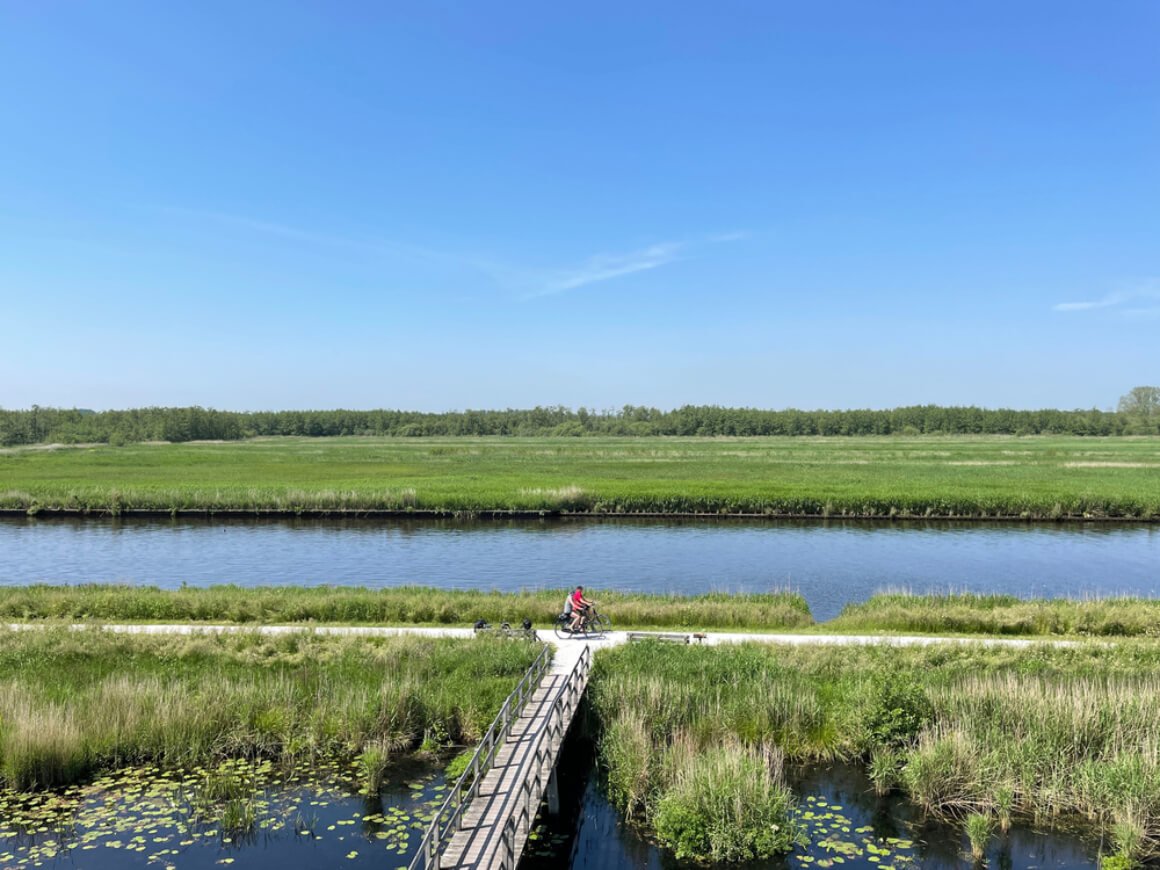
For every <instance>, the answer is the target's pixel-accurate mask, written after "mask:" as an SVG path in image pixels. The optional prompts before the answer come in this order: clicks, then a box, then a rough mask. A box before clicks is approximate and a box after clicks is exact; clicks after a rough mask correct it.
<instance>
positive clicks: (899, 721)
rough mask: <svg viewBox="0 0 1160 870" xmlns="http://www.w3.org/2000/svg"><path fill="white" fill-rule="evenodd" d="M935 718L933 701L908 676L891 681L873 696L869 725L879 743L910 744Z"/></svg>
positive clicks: (888, 744)
mask: <svg viewBox="0 0 1160 870" xmlns="http://www.w3.org/2000/svg"><path fill="white" fill-rule="evenodd" d="M933 719H934V705H933V704H931V702H930V698H928V697H927V695H926V692H925V691H923V689H922V687H921V686H919V685H918V684H917V683H913V682H910V681H908V680H898V681H889V682H886V683H884V684H883V685H882V686H881V688H880V689H879V692H878V695H877V697H876V698H875V699H874V703H873V705H872V706H871V708H870V712H869V714H868V716H867V721H866V729H867V733H868V734H869V736H870V739H871V741H872V742H873V743H875V744H877V745H880V746H890V747H901V746H908V745H911V744H913V743H914V741H915V740H916V739H917V737H918V734H919V732H920V731H922V729H923V728H924V727H926V725H927V724H929V723H930V722H931V720H933Z"/></svg>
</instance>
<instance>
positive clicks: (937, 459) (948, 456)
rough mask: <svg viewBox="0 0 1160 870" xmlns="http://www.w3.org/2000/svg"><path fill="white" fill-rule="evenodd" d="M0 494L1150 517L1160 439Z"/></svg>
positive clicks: (634, 446) (327, 505)
mask: <svg viewBox="0 0 1160 870" xmlns="http://www.w3.org/2000/svg"><path fill="white" fill-rule="evenodd" d="M0 509H8V510H19V511H29V512H37V511H75V512H102V513H114V514H118V513H123V512H125V511H133V510H149V511H173V512H180V511H211V512H212V511H244V512H253V513H263V512H282V513H301V512H363V511H420V512H421V511H428V512H435V513H447V514H454V513H459V514H472V513H481V512H488V511H528V512H536V511H544V512H574V513H592V514H632V513H665V514H696V513H712V514H757V515H767V516H790V515H800V516H875V517H936V516H937V517H1022V518H1055V519H1058V518H1085V517H1086V518H1108V517H1119V518H1133V519H1150V520H1155V519H1160V439H1158V438H1155V437H1139V438H1114V439H1112V438H1079V437H1026V438H1018V437H1013V436H1010V437H1009V436H974V437H972V436H946V437H944V436H928V437H867V438H859V439H850V438H744V439H742V438H575V439H559V438H554V439H548V438H494V437H492V438H432V439H421V440H420V439H405V438H404V439H389V438H327V439H302V438H271V439H259V440H254V441H248V442H241V443H232V442H231V443H188V444H137V445H132V446H126V447H108V446H90V447H70V448H61V449H44V448H12V449H8V450H3V451H0Z"/></svg>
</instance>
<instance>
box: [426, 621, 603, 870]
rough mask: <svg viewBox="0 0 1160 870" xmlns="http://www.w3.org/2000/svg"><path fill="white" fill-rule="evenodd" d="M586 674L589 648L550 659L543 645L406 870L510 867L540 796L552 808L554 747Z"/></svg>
mask: <svg viewBox="0 0 1160 870" xmlns="http://www.w3.org/2000/svg"><path fill="white" fill-rule="evenodd" d="M591 668H592V649H591V648H590V647H589V645H588V644H587V643H584V642H581V641H579V640H577V641H575V642H569V643H565V644H561V646H560V648H559V649H558V650H557V651H556V655H555V656H554V657H553V656H552V648H551V647H548V646H545V647H544V650H543V652H541V653H540V656H539V657H538V658H537V659H536V661H535V662H534V663H533V664H532V666H531V667H530V668H529V669H528V672H527V673H526V674H525V675H524V678H523V679H522V680H521V681H520V684H519V685H518V686H517V687H516V689H515V691H514V692H512V694H511V695H509V696H508V699H507V700H506V701H505V702H504V705H503V707H502V708H501V710H500V712H499V716H497V717H496V720H495V722H493V723H492V726H491V728H490V729H488V732H487V734H486V735H484V738H483V740H482V741H481V742H480V744H479V748H478V749H477V750H476V753H475V755H474V756H473V757H472V759H471V763H470V765H469V766H468V768H467V770H466V771H464V773H463V776H461V777H460V778H459V781H458V782H456V783H455V785H454V786H453V787H452V788H451V791H450V794H449V795H448V797H447V800H446V801H445V802H444V803H443V806H442V807H441V808H440V809H439V812H437V813H436V814H435V818H434V820H433V821H432V822H431V826H430V827H429V828H428V829H427V833H426V835H425V836H424V837H423V841H422V843H420V844H419V854H418V855H416V856H415V859H414V860H413V861H412V862H411V870H447V868H472V870H493V868H494V870H500V868H502V870H513V868H515V866H516V865H517V864H518V863H519V860H520V855H521V854H522V853H523V850H524V845H525V843H527V840H528V833H529V832H530V831H531V827H532V823H533V822H534V821H535V819H536V813H537V811H538V810H539V807H540V802H541V800H542V799H543V798H544V796H545V792H547V794H548V800H549V805H551V804H552V802H553V798H554V796H555V794H556V791H555V788H556V783H555V767H556V761H557V759H558V757H559V754H560V745H561V744H562V743H563V742H564V736H565V735H566V734H567V733H568V727H569V726H570V725H571V724H572V717H573V716H574V715H575V713H576V708H577V707H578V706H579V704H580V697H581V695H583V694H584V688H585V686H587V684H588V673H589V671H590V670H591ZM556 800H558V798H556Z"/></svg>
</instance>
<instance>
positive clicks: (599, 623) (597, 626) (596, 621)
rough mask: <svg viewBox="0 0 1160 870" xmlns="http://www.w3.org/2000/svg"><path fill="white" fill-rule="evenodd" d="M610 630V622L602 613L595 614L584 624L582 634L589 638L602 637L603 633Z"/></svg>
mask: <svg viewBox="0 0 1160 870" xmlns="http://www.w3.org/2000/svg"><path fill="white" fill-rule="evenodd" d="M611 628H612V621H611V620H610V619H609V618H608V617H607V616H605V615H604V614H602V613H597V614H594V615H593V616H592V618H591V619H588V620H586V621H585V623H584V633H585V634H586V635H588V636H589V637H604V632H606V631H608V630H609V629H611Z"/></svg>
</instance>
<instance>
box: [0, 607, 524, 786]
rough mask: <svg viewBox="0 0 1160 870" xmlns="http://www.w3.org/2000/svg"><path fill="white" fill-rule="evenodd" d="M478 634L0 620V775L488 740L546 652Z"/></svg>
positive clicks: (372, 751)
mask: <svg viewBox="0 0 1160 870" xmlns="http://www.w3.org/2000/svg"><path fill="white" fill-rule="evenodd" d="M539 649H540V648H539V646H538V645H536V644H527V643H516V642H511V641H507V642H504V641H494V640H486V639H473V640H468V641H457V640H450V639H442V638H439V639H436V638H416V637H408V638H381V639H375V638H339V637H328V636H315V635H311V634H308V633H302V634H290V635H284V636H279V637H263V636H258V635H255V634H235V635H210V634H204V635H192V636H177V635H167V636H147V637H146V636H126V635H116V634H111V633H106V632H102V631H100V630H99V629H89V630H83V631H69V630H65V629H46V630H44V631H34V632H27V631H22V632H15V631H11V630H6V629H2V628H0V785H3V786H7V787H10V788H17V789H24V788H31V787H46V786H57V785H67V784H71V783H74V782H78V781H82V780H84V779H86V778H88V777H90V776H92V775H94V774H95V773H97V772H100V771H105V770H115V769H118V768H123V767H127V766H130V765H139V764H152V765H156V766H159V767H162V768H193V767H196V766H199V765H209V764H212V763H215V762H218V761H221V760H223V759H249V760H256V759H268V760H272V761H276V762H285V763H295V762H300V761H303V760H307V761H309V760H312V759H326V758H334V757H338V758H346V759H357V758H362V759H368V758H369V759H374V760H375V763H376V764H379V763H383V762H385V761H386V760H387V759H389V758H391V757H393V756H396V755H398V754H401V753H405V752H409V751H412V750H414V749H416V748H417V747H419V746H420V745H421V744H422V743H423V742H424V741H426V742H427V744H428V745H429V746H431V747H432V748H435V747H439V746H447V745H453V744H459V743H470V742H473V741H476V740H478V739H479V738H480V737H481V736H482V734H483V732H484V731H485V730H486V728H487V727H488V725H489V724H490V722H491V720H492V719H493V718H494V717H495V715H496V713H497V712H498V710H499V707H500V705H501V704H502V702H503V700H504V698H506V697H507V695H508V693H509V692H511V690H512V689H513V688H514V686H515V684H516V683H517V682H518V680H519V678H520V676H521V675H522V674H523V672H524V671H525V670H526V668H527V667H528V666H529V665H530V664H531V662H532V659H533V658H534V657H535V656H536V654H537V653H538V652H539Z"/></svg>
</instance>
